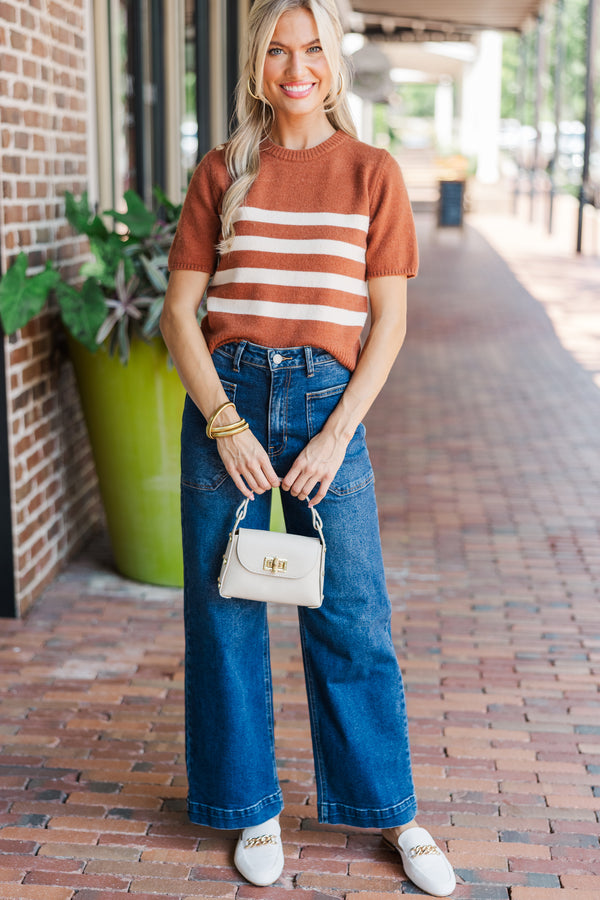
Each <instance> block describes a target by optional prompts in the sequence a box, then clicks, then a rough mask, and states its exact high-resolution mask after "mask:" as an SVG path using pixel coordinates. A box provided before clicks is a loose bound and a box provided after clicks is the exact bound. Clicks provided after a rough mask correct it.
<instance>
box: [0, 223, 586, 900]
mask: <svg viewBox="0 0 600 900" xmlns="http://www.w3.org/2000/svg"><path fill="white" fill-rule="evenodd" d="M431 219H432V217H419V228H420V232H421V234H420V240H421V255H422V268H421V275H420V277H419V278H418V279H417V280H416V282H414V283H413V284H411V287H410V325H409V338H408V340H407V343H406V345H405V347H404V349H403V351H402V353H401V357H400V359H399V361H398V364H397V365H396V366H395V368H394V371H393V373H392V376H391V377H390V380H389V382H388V384H387V386H386V388H385V389H384V392H383V394H382V396H381V397H380V398H379V400H378V402H377V404H376V406H375V408H374V409H373V410H372V411H371V413H370V414H369V417H368V421H367V427H368V432H369V442H370V448H371V455H372V458H373V463H374V466H375V470H376V474H377V486H378V497H379V504H380V514H381V524H382V535H383V542H384V552H385V558H386V564H387V569H388V575H389V587H390V592H391V596H392V600H393V604H394V620H393V630H394V636H395V641H396V646H397V649H398V655H399V659H400V662H401V665H402V668H403V672H404V675H405V680H406V687H407V694H408V705H409V714H410V719H411V734H412V746H413V754H414V763H415V775H416V781H417V788H418V794H419V798H420V805H421V811H420V821H421V822H422V824H424V825H425V826H426V827H428V828H430V830H431V831H432V832H433V833H434V834H435V836H436V837H437V838H438V840H439V841H441V842H442V843H444V845H445V846H446V847H447V848H448V850H449V855H450V858H451V860H452V862H453V864H454V865H455V866H456V868H457V871H458V873H459V875H460V876H461V884H460V885H459V887H458V888H457V890H456V892H455V894H454V896H455V897H456V898H471V900H553V898H556V900H597V898H598V897H600V852H599V851H600V847H599V836H600V822H599V816H598V809H599V805H600V714H599V709H600V706H599V703H598V680H599V678H598V677H599V673H600V616H599V597H598V593H599V585H600V541H599V526H600V391H599V389H598V386H596V384H595V383H594V375H595V374H596V373H597V372H598V370H600V350H598V354H597V355H595V351H594V350H590V348H589V346H588V348H587V351H586V352H587V356H586V357H585V360H584V359H583V357H582V362H583V365H582V364H581V363H580V362H578V361H576V359H575V358H574V357H573V356H572V355H571V353H570V352H569V351H568V350H566V349H565V348H564V347H563V345H562V344H561V342H560V341H559V339H558V337H557V334H556V332H555V331H554V329H553V327H552V325H551V322H550V319H549V318H548V314H547V313H546V311H545V309H544V306H543V304H542V303H541V302H539V301H538V300H536V299H533V297H532V296H531V295H530V294H529V293H528V292H527V291H526V289H525V288H524V287H523V286H521V284H520V283H519V282H518V281H517V280H516V278H515V276H514V275H513V274H512V273H511V271H510V269H509V268H508V266H507V265H506V263H505V262H504V261H503V260H502V259H501V258H500V257H499V256H498V254H497V253H496V252H495V251H494V250H493V249H492V248H491V247H490V245H489V244H488V243H486V241H485V239H484V238H483V237H482V236H481V235H480V234H479V233H478V232H477V231H476V230H475V229H474V228H473V227H472V226H470V225H468V224H467V226H466V227H465V228H464V230H463V231H457V230H454V229H448V230H436V229H435V228H434V227H432V221H431ZM474 221H476V220H474ZM480 224H481V223H480ZM481 227H483V225H482V226H481ZM515 227H516V226H515ZM508 231H509V233H510V228H509V229H508ZM505 236H506V228H505ZM498 240H500V238H498ZM524 241H525V237H523V238H522V241H521V243H520V244H519V247H518V251H519V253H520V254H521V256H522V262H521V267H522V269H525V270H529V269H532V270H533V271H538V272H540V273H541V275H544V272H545V269H546V267H545V265H544V264H543V263H542V262H540V256H539V251H538V250H536V248H535V247H534V246H533V247H531V248H530V249H528V248H527V246H526V245H525V244H524ZM515 252H516V251H515ZM507 253H508V251H507ZM528 253H529V260H527V254H528ZM509 255H510V254H509ZM514 255H515V254H514V253H513V256H514ZM565 265H566V263H565ZM573 265H575V264H573ZM535 267H537V268H535ZM573 271H574V272H575V269H574V270H573ZM544 277H545V276H544ZM576 278H577V279H578V280H577V281H576V282H574V286H573V289H574V291H577V292H579V291H580V289H584V288H585V285H586V284H588V283H589V279H592V280H593V279H594V278H596V267H594V266H591V265H587V264H586V265H584V266H581V267H579V268H577V273H576ZM540 280H543V279H542V278H540ZM590 296H591V294H590ZM596 296H597V294H596ZM541 299H543V298H541ZM568 313H569V310H568V309H565V308H564V307H563V319H564V320H565V321H566V322H567V323H568ZM582 327H584V326H582ZM596 349H597V346H596ZM573 352H574V351H573ZM584 366H585V367H584ZM181 610H182V601H181V594H180V592H178V591H172V590H165V589H159V588H147V587H145V586H140V585H135V584H132V583H131V582H126V581H123V580H122V579H120V578H118V577H117V576H115V575H113V574H112V573H111V571H110V564H109V561H108V554H107V550H106V547H105V546H104V544H103V543H102V542H98V543H97V544H95V545H94V546H92V547H90V548H88V550H87V553H86V554H85V555H84V556H82V557H81V558H80V559H79V560H77V561H76V562H75V563H74V564H73V565H72V566H71V567H70V568H69V569H68V570H67V571H66V572H65V573H64V575H63V576H62V577H61V578H60V579H59V580H58V581H57V582H55V583H54V584H53V585H52V586H51V587H50V588H49V590H48V591H47V592H46V594H45V596H44V598H43V600H42V601H41V602H39V603H38V604H37V606H36V607H35V609H34V610H33V611H32V612H31V614H30V615H29V617H28V618H27V619H26V620H25V621H24V622H10V621H2V622H1V623H0V630H1V633H2V636H3V639H2V642H1V647H0V689H1V690H2V712H3V717H2V720H1V722H0V746H1V747H2V750H1V754H2V758H1V759H0V788H1V791H0V803H1V809H0V826H1V830H0V854H2V855H0V900H5V898H16V900H70V898H72V897H76V898H77V900H115V898H118V897H120V896H121V894H125V893H130V894H132V895H134V896H135V897H137V898H138V900H177V898H192V897H193V898H195V897H204V898H215V900H216V898H227V900H233V898H236V900H251V898H256V900H283V898H284V897H287V896H288V894H289V893H290V892H291V891H293V890H295V891H298V892H299V893H298V897H299V898H301V900H332V898H340V900H341V898H345V900H348V898H352V900H354V898H356V900H391V898H392V897H393V896H394V895H395V894H398V893H409V894H420V893H421V892H419V891H418V890H417V889H416V888H413V887H412V885H411V884H410V883H408V882H407V881H406V880H405V879H404V876H403V872H402V868H401V866H400V863H399V861H398V859H397V858H396V856H395V854H394V853H393V852H392V851H388V850H387V849H386V848H385V847H384V846H383V844H382V841H381V838H380V836H379V834H378V833H376V832H363V831H359V830H356V829H348V828H345V827H342V826H326V825H319V824H318V823H317V821H316V806H315V799H316V798H315V789H314V779H313V770H312V757H311V751H310V736H309V732H308V727H307V710H306V700H305V695H304V688H303V679H302V669H301V660H300V649H299V643H298V639H297V633H296V627H295V625H294V614H293V613H292V612H290V611H289V610H285V609H283V608H278V609H276V610H275V611H274V613H273V615H272V616H271V619H272V642H273V666H274V675H275V703H276V708H277V733H276V738H277V745H278V756H279V767H280V777H281V780H282V787H283V790H284V795H285V799H286V809H285V813H284V816H283V818H282V824H283V828H284V842H285V852H286V868H285V871H284V875H283V877H282V879H281V881H280V882H279V883H278V884H277V885H275V886H273V887H271V888H256V887H252V886H250V885H248V884H246V883H245V882H242V879H241V878H240V876H239V875H238V874H237V873H236V871H235V869H234V868H233V864H232V855H233V846H234V835H233V834H232V833H228V832H216V831H212V830H210V829H201V828H198V827H193V826H190V825H189V824H188V823H187V819H186V816H185V812H184V805H185V792H186V791H185V775H184V760H183V707H182V698H183V694H182V690H183V669H182V649H183V643H182V626H181ZM556 891H560V893H558V894H557V893H556Z"/></svg>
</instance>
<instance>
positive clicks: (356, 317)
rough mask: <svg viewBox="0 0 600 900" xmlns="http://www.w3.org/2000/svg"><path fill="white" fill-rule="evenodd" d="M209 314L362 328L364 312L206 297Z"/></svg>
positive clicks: (331, 307) (298, 304) (332, 307)
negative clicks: (294, 320)
mask: <svg viewBox="0 0 600 900" xmlns="http://www.w3.org/2000/svg"><path fill="white" fill-rule="evenodd" d="M208 311H209V312H219V313H233V314H234V315H239V316H262V317H263V318H268V319H304V320H306V321H309V320H312V321H315V322H333V323H334V324H335V325H352V326H355V327H356V326H357V327H359V328H362V326H363V325H364V324H365V321H366V319H367V314H366V313H361V312H353V311H352V310H350V309H339V308H338V307H335V306H322V305H321V304H318V303H275V302H273V303H271V302H270V301H269V300H231V299H228V298H226V297H209V298H208Z"/></svg>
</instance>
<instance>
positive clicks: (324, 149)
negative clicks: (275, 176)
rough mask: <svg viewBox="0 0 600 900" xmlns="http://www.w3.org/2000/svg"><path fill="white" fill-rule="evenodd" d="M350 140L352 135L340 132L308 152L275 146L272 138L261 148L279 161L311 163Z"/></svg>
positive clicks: (264, 142)
mask: <svg viewBox="0 0 600 900" xmlns="http://www.w3.org/2000/svg"><path fill="white" fill-rule="evenodd" d="M349 139H351V138H350V135H349V134H347V133H346V132H345V131H341V130H340V131H335V132H334V133H333V134H332V135H331V137H328V138H326V139H325V140H324V141H321V143H320V144H316V146H314V147H308V149H306V150H290V148H289V147H282V146H281V145H280V144H275V143H274V142H273V141H272V140H271V139H270V138H265V139H264V140H263V141H262V143H261V145H260V146H261V150H262V151H263V152H264V153H269V154H270V155H271V156H276V157H277V158H278V159H287V160H290V161H291V162H309V161H310V160H311V159H318V158H319V157H320V156H324V155H325V153H329V151H330V150H334V149H335V148H336V147H339V146H340V145H341V144H343V143H344V142H345V141H347V140H349Z"/></svg>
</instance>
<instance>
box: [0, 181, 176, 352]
mask: <svg viewBox="0 0 600 900" xmlns="http://www.w3.org/2000/svg"><path fill="white" fill-rule="evenodd" d="M154 195H155V197H156V199H157V201H158V203H159V204H160V208H161V215H160V217H159V215H158V214H157V213H155V212H154V211H152V210H151V209H148V207H147V206H146V205H145V204H144V201H143V200H142V198H141V197H140V196H139V194H136V192H135V191H127V192H126V193H125V202H126V204H127V212H125V213H120V212H117V210H114V209H111V210H107V211H106V212H105V213H104V216H111V217H112V219H113V227H112V229H110V228H107V226H106V224H105V222H104V220H103V219H102V218H101V217H100V216H99V215H97V214H96V213H95V212H94V211H93V210H92V209H91V207H90V205H89V201H88V196H87V193H85V194H83V196H82V197H81V199H79V200H77V199H75V197H74V196H73V195H72V194H70V193H68V192H67V193H66V194H65V206H66V216H67V219H68V221H69V223H70V224H71V225H72V226H73V228H74V229H75V230H76V231H77V232H78V233H79V234H83V235H86V236H87V238H88V240H89V245H90V250H91V253H92V257H93V258H92V259H90V260H89V261H88V262H85V263H84V264H83V265H82V267H81V269H80V272H79V274H80V278H81V282H80V286H79V287H74V286H73V285H71V284H68V283H67V282H66V281H64V280H63V279H62V278H61V275H60V272H59V271H58V269H57V267H56V265H55V264H54V263H53V262H50V261H49V262H47V263H46V268H45V269H44V270H43V271H42V272H40V273H38V274H37V275H33V276H28V275H27V267H28V260H27V254H26V253H20V254H19V255H18V257H17V259H16V261H15V263H14V265H13V266H12V267H11V268H10V269H9V270H8V272H7V273H6V275H4V277H3V278H2V280H1V281H0V318H1V319H2V325H3V328H4V331H5V332H6V334H13V333H14V332H15V331H17V329H19V328H22V327H23V326H24V325H26V324H27V323H28V322H29V321H30V320H31V319H32V318H34V316H37V315H38V314H39V313H40V312H41V310H42V309H43V307H44V305H45V304H46V302H47V301H48V299H49V297H50V295H51V294H54V296H55V297H56V301H57V303H58V309H59V312H60V316H61V319H62V321H63V323H64V325H65V327H66V328H67V330H68V331H69V332H70V333H71V334H72V335H73V337H74V338H76V339H77V340H78V341H80V342H81V343H82V344H83V345H84V346H85V347H87V348H88V350H90V351H91V352H92V353H93V352H95V351H96V350H97V349H98V347H99V346H100V345H101V344H103V343H105V342H106V344H107V347H108V350H109V352H110V353H111V354H114V353H118V355H119V358H120V360H121V362H122V363H124V364H125V363H126V362H127V360H128V358H129V348H130V341H131V337H132V334H134V333H136V334H138V335H139V336H140V337H142V338H143V339H145V340H149V339H150V338H152V337H154V336H155V335H157V334H158V323H159V319H160V314H161V311H162V306H163V302H164V296H165V291H166V289H167V277H168V273H167V256H168V252H169V247H170V245H171V241H172V240H173V234H174V232H175V228H176V227H177V221H178V219H179V214H180V212H181V206H175V205H174V204H173V203H171V202H170V201H169V200H168V199H167V197H166V196H165V195H164V194H163V192H162V191H161V190H160V189H158V188H156V189H155V191H154Z"/></svg>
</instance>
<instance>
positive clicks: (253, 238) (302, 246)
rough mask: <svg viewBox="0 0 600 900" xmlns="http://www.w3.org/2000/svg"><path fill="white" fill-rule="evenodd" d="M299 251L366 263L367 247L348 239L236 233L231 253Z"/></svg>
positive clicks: (300, 252) (301, 253) (311, 254)
mask: <svg viewBox="0 0 600 900" xmlns="http://www.w3.org/2000/svg"><path fill="white" fill-rule="evenodd" d="M236 251H240V252H241V251H243V252H246V253H298V254H300V255H306V256H308V255H310V256H338V257H340V258H341V259H344V260H353V261H354V262H358V263H364V261H365V248H364V247H357V246H356V244H350V243H347V242H346V241H327V240H319V239H314V240H307V239H304V240H284V239H283V238H273V237H263V236H262V235H255V234H240V235H238V234H236V236H235V237H234V239H233V244H232V247H231V251H230V252H231V253H235V252H236Z"/></svg>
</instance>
